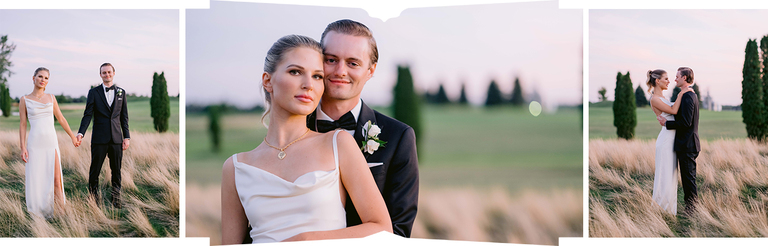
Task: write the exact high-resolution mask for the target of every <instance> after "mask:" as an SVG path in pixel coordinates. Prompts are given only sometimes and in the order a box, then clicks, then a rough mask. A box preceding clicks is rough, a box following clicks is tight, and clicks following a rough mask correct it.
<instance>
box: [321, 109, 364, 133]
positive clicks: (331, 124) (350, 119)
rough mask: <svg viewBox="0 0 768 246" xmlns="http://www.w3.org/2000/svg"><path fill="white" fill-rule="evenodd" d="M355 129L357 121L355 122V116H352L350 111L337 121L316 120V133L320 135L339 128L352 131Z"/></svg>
mask: <svg viewBox="0 0 768 246" xmlns="http://www.w3.org/2000/svg"><path fill="white" fill-rule="evenodd" d="M355 127H357V121H355V116H354V115H352V112H351V111H350V112H347V113H346V114H344V115H342V116H341V118H339V120H337V121H329V120H317V132H320V133H325V132H329V131H332V130H336V129H339V128H342V129H346V130H353V131H354V130H355Z"/></svg>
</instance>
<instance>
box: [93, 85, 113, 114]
mask: <svg viewBox="0 0 768 246" xmlns="http://www.w3.org/2000/svg"><path fill="white" fill-rule="evenodd" d="M96 90H98V93H96V94H98V95H99V98H101V102H103V103H104V106H107V108H109V103H107V95H104V84H101V85H99V86H97V87H96ZM110 111H112V110H111V109H110Z"/></svg>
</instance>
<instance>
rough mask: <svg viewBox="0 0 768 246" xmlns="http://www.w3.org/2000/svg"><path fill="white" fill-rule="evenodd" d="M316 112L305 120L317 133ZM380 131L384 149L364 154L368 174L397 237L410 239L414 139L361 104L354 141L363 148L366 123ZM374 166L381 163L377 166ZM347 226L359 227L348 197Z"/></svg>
mask: <svg viewBox="0 0 768 246" xmlns="http://www.w3.org/2000/svg"><path fill="white" fill-rule="evenodd" d="M316 119H317V110H315V112H313V113H312V114H310V115H309V116H307V127H309V128H310V129H312V130H313V131H316V130H317V121H316ZM369 120H370V121H371V123H373V124H375V125H378V126H379V128H381V133H380V134H379V139H381V140H383V141H386V142H387V143H386V144H385V147H379V149H378V150H376V151H375V152H373V154H368V153H367V152H365V153H363V155H364V156H365V159H366V160H367V161H368V163H369V166H371V164H373V165H374V166H372V167H371V168H370V169H371V174H373V179H374V180H376V186H378V187H379V192H381V195H382V197H384V202H385V203H386V204H387V210H389V216H390V217H391V219H392V229H393V232H394V233H395V234H397V235H400V236H403V237H410V236H411V229H412V228H413V221H414V220H415V219H416V206H417V204H418V198H419V161H418V157H417V156H416V135H415V134H414V131H413V128H411V127H410V126H408V125H406V124H405V123H402V122H400V121H398V120H395V119H393V118H391V117H389V116H386V115H384V114H381V113H379V112H378V111H375V110H373V109H371V108H369V107H368V106H367V105H365V103H362V107H361V109H360V114H359V115H358V117H357V127H356V128H355V135H354V137H355V141H356V142H357V145H358V146H362V142H363V140H364V136H363V131H362V129H363V125H365V123H366V122H368V121H369ZM377 163H383V164H381V165H376V164H377ZM345 209H346V211H347V226H354V225H359V224H361V221H360V216H359V215H358V214H357V210H355V206H354V205H353V204H352V201H351V200H350V199H349V196H347V202H346V208H345Z"/></svg>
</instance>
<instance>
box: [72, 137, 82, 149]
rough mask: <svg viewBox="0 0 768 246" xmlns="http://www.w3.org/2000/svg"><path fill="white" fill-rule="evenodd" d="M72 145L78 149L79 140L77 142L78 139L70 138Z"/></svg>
mask: <svg viewBox="0 0 768 246" xmlns="http://www.w3.org/2000/svg"><path fill="white" fill-rule="evenodd" d="M72 145H74V146H75V147H80V140H78V137H72Z"/></svg>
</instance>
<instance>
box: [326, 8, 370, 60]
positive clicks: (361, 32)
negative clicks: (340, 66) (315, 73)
mask: <svg viewBox="0 0 768 246" xmlns="http://www.w3.org/2000/svg"><path fill="white" fill-rule="evenodd" d="M331 31H334V32H338V33H341V34H346V35H351V36H356V37H365V38H368V45H369V46H370V47H369V48H370V57H371V64H369V66H372V65H373V64H376V63H378V62H379V48H378V47H377V46H376V39H374V38H373V32H371V29H368V27H367V26H365V25H364V24H363V23H360V22H357V21H353V20H350V19H343V20H337V21H334V22H331V24H328V26H326V27H325V31H323V34H322V35H321V36H320V45H322V46H323V51H325V36H326V35H328V33H329V32H331Z"/></svg>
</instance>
